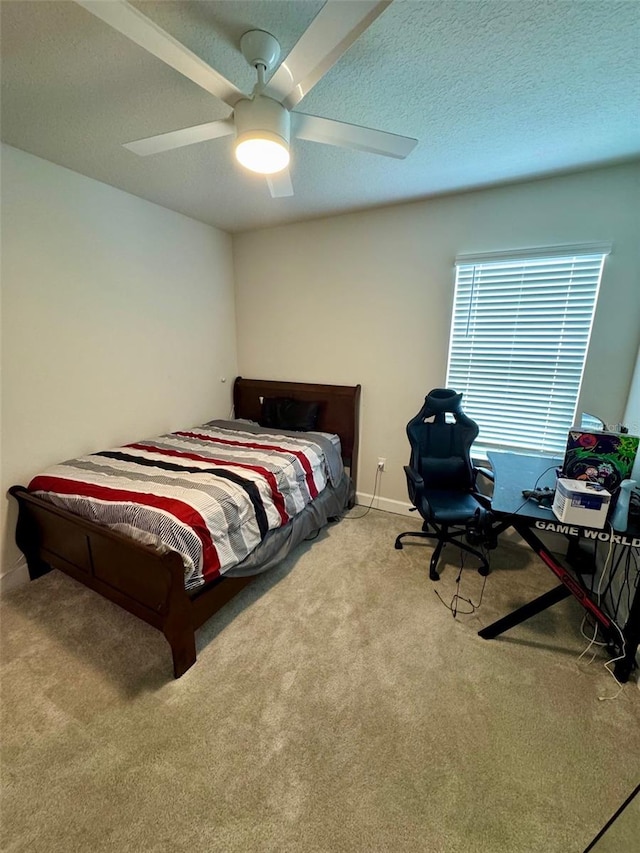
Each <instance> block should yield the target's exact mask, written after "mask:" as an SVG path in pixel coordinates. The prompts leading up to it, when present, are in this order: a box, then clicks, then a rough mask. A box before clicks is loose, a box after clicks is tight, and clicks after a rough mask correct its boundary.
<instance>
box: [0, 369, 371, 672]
mask: <svg viewBox="0 0 640 853" xmlns="http://www.w3.org/2000/svg"><path fill="white" fill-rule="evenodd" d="M268 403H270V404H274V405H278V404H280V403H286V405H288V406H296V405H297V406H299V407H306V408H305V409H304V410H305V412H307V411H308V410H309V408H310V407H312V408H313V413H314V422H313V429H311V430H309V431H307V432H304V433H302V432H299V431H298V430H295V431H291V430H284V429H282V428H280V424H279V423H277V424H276V426H275V427H274V426H273V424H272V423H271V422H270V421H269V419H268V418H267V420H266V422H267V423H268V426H267V427H265V426H263V425H261V426H258V422H261V424H264V423H265V412H266V411H267V410H266V406H267V404H268ZM233 405H234V413H233V418H232V419H229V420H226V421H223V420H219V421H211V422H208V423H207V424H206V425H203V426H202V427H201V428H198V427H193V425H189V426H188V427H187V428H186V429H185V430H180V431H177V432H176V433H172V434H171V435H170V436H162V437H159V439H157V440H155V443H154V442H153V441H152V442H149V440H146V441H145V442H136V443H134V444H131V445H127V446H126V448H118V449H116V450H110V451H105V452H104V453H102V454H92V455H91V457H82V458H81V459H80V460H70V461H69V462H67V463H64V464H65V465H66V466H71V467H67V468H66V469H63V467H62V466H55V470H54V469H52V471H53V473H54V474H58V475H59V474H60V472H61V471H62V472H63V477H64V476H67V475H68V476H79V472H80V469H81V468H82V467H83V466H84V467H92V468H94V467H96V466H95V462H96V460H97V461H98V462H100V464H104V465H108V466H113V465H115V466H122V471H118V474H119V476H120V475H121V476H122V477H127V476H131V474H130V472H129V470H128V469H127V467H126V466H127V465H128V464H129V463H130V461H131V460H130V459H129V457H130V456H133V455H134V454H138V456H142V457H144V459H146V460H147V461H146V462H145V463H144V464H145V465H147V466H148V467H147V468H145V469H142V466H141V464H140V462H141V460H140V458H138V459H137V460H134V461H136V463H137V467H138V469H139V470H143V471H144V473H143V474H142V475H141V476H143V477H145V478H146V476H147V473H146V472H147V470H148V471H149V476H151V473H152V472H151V468H154V469H155V465H156V460H158V459H162V460H163V461H164V463H165V464H166V465H167V466H168V468H170V469H171V472H173V470H174V468H175V465H174V464H173V463H174V462H178V463H180V464H182V463H184V457H185V456H188V467H189V468H190V469H191V470H190V472H187V471H185V470H181V471H180V474H179V475H174V474H173V473H171V474H170V476H179V478H180V481H181V483H182V485H184V484H185V481H184V478H185V477H186V476H188V474H191V475H192V478H193V479H194V480H197V481H199V482H200V481H202V480H203V479H205V477H206V475H205V473H203V469H204V468H206V469H207V471H209V470H211V471H212V472H213V467H210V466H212V465H213V463H211V460H210V459H209V458H208V457H207V456H206V455H205V454H206V452H208V451H207V450H206V448H208V446H209V445H211V444H215V454H214V455H215V457H216V459H217V463H216V464H218V463H219V464H220V466H221V468H220V470H221V471H222V470H223V469H224V471H227V472H228V471H231V472H238V471H239V472H240V474H241V475H242V477H241V478H240V479H241V481H242V483H244V484H245V490H247V487H246V481H247V478H248V477H249V474H248V473H247V472H246V471H245V470H244V468H243V466H245V467H247V466H246V464H245V462H242V461H238V462H234V463H232V462H229V464H228V465H227V462H226V460H227V459H231V457H228V456H225V457H224V459H223V460H222V461H220V459H218V457H219V456H221V455H222V454H223V453H225V454H226V453H227V452H228V451H231V450H234V445H237V449H238V452H241V451H244V450H245V449H246V447H249V448H250V452H251V453H260V454H262V453H263V452H265V453H266V452H267V450H266V449H265V448H272V447H273V448H275V451H277V453H279V454H280V456H281V457H282V458H283V459H284V460H285V462H286V463H287V465H288V467H289V469H291V468H293V467H295V468H296V470H297V472H298V476H297V478H296V477H293V480H296V482H294V483H293V485H292V488H293V489H294V493H292V494H290V495H288V496H285V497H282V496H281V495H280V483H281V475H280V474H279V473H278V474H277V475H274V474H272V473H271V471H272V466H271V462H270V461H269V463H267V462H266V461H264V460H263V457H262V456H260V458H259V462H260V466H261V467H260V470H261V472H262V473H265V476H266V475H268V477H271V480H269V482H271V481H272V480H273V478H274V477H275V476H277V483H278V489H275V487H274V489H273V490H274V491H275V492H276V493H277V494H278V497H279V503H278V505H277V507H276V509H275V510H274V509H273V508H272V509H267V510H266V511H264V510H262V507H261V505H260V507H259V508H260V511H261V513H262V520H261V522H260V523H258V522H256V515H257V514H258V513H257V511H256V507H257V506H258V504H259V503H260V502H259V501H258V500H257V498H256V494H257V492H259V491H260V489H262V491H265V488H266V487H265V486H264V484H263V483H262V482H261V480H260V478H258V479H257V480H256V482H255V483H254V482H251V483H250V484H249V485H250V486H251V489H249V490H248V493H249V497H250V499H251V501H253V503H247V506H249V511H247V510H246V509H245V510H243V511H242V513H240V515H242V517H243V519H244V518H245V516H247V515H249V516H251V523H250V522H249V521H248V520H246V519H245V520H244V521H243V522H242V523H243V526H242V528H241V529H238V530H236V531H235V533H234V535H233V537H232V538H234V540H235V541H236V543H237V542H240V543H241V545H240V546H237V545H236V546H234V548H231V549H226V550H225V548H226V545H227V544H228V542H227V540H223V539H222V538H221V537H222V525H221V529H220V530H216V529H214V527H215V523H214V522H213V521H211V520H209V521H208V526H209V529H208V530H205V529H204V527H203V526H202V525H200V526H196V527H197V530H196V533H195V534H194V535H193V536H191V539H192V540H193V541H195V540H196V539H199V540H200V541H201V542H202V543H204V544H203V547H204V549H205V551H206V548H207V542H208V543H209V544H210V545H211V544H213V546H214V547H213V550H211V548H210V549H209V550H210V551H211V553H210V554H209V556H207V555H206V554H205V555H204V556H203V557H202V559H200V560H199V558H198V557H193V556H192V557H191V558H189V557H188V556H186V555H187V554H188V553H191V552H190V551H189V547H192V545H191V546H187V547H186V548H185V547H183V548H178V547H171V546H167V544H166V542H164V543H160V542H158V541H156V539H153V538H152V537H151V536H150V535H146V534H143V533H141V534H140V535H139V536H138V537H137V538H134V536H136V534H135V531H134V530H133V529H132V528H133V525H131V526H130V527H131V529H130V528H129V527H127V525H125V524H121V523H115V524H113V525H112V524H110V525H109V526H107V524H105V523H104V519H103V518H102V517H100V516H97V515H95V513H93V514H91V513H90V514H89V517H87V516H86V515H79V514H78V511H79V510H78V506H77V505H74V504H73V502H72V501H71V502H70V501H69V500H67V499H66V497H65V496H64V495H63V496H62V497H60V495H59V494H58V492H56V489H57V490H58V491H60V492H64V491H65V490H64V488H61V487H60V485H59V482H61V480H59V478H58V479H56V478H55V477H54V478H52V474H51V472H44V473H43V474H42V475H39V476H38V477H36V478H34V480H32V482H31V484H30V487H31V488H25V487H24V486H12V487H11V489H10V490H9V492H10V494H11V495H12V496H13V497H14V498H15V499H16V500H17V502H18V505H19V513H18V523H17V528H16V542H17V544H18V547H19V548H20V549H21V551H22V552H23V553H24V555H25V557H26V560H27V564H28V567H29V575H30V577H31V579H32V580H33V579H35V578H38V577H40V576H42V575H43V574H45V573H47V572H49V571H51V569H53V568H56V569H59V570H60V571H63V572H65V573H66V574H68V575H70V576H71V577H73V578H75V579H76V580H77V581H79V582H80V583H83V584H84V585H86V586H88V587H90V588H91V589H93V590H95V591H96V592H98V593H100V594H101V595H103V596H104V597H105V598H107V599H109V600H110V601H112V602H114V603H116V604H118V605H120V606H121V607H123V608H124V609H126V610H128V611H129V612H130V613H132V614H134V615H135V616H137V617H139V618H140V619H143V620H144V621H145V622H147V623H148V624H150V625H152V626H153V627H155V628H157V629H158V630H160V631H162V633H163V634H164V636H165V637H166V639H167V641H168V643H169V645H170V647H171V653H172V657H173V672H174V677H175V678H179V677H180V676H181V675H183V674H184V673H185V672H186V671H187V670H188V669H189V668H190V667H191V666H192V665H193V664H194V663H195V661H196V647H195V631H196V629H197V628H199V627H200V626H201V625H203V624H204V623H205V622H206V621H207V620H208V619H209V618H210V617H211V616H212V615H213V614H214V613H215V612H216V611H217V610H219V609H220V608H221V607H223V606H224V605H225V604H226V603H227V602H228V601H229V600H230V599H231V598H233V596H235V595H236V594H237V593H238V592H239V591H240V590H241V589H243V588H244V587H245V586H246V585H247V584H248V583H250V582H251V580H252V579H253V578H255V577H256V575H257V574H259V573H261V572H263V571H266V570H268V569H269V568H271V567H272V566H274V565H276V564H277V563H279V562H280V561H281V560H282V559H283V558H284V557H285V556H286V555H287V554H288V553H290V551H291V550H293V549H294V548H295V547H297V545H298V544H299V543H300V542H302V541H303V540H304V539H306V538H308V537H310V535H312V534H313V533H314V532H316V531H318V530H320V529H321V528H322V527H323V526H324V525H326V524H327V523H328V521H329V520H330V519H332V518H334V517H336V516H338V515H340V513H341V511H342V510H343V509H344V508H345V507H346V506H352V505H353V502H354V496H355V488H356V483H357V458H358V418H359V405H360V386H359V385H356V386H344V385H320V384H311V383H299V382H278V381H270V380H261V379H243V378H242V377H238V378H237V379H236V380H235V382H234V387H233ZM271 415H273V411H271ZM276 420H277V419H276ZM336 436H337V438H338V439H339V441H338V440H337V439H336ZM179 442H187V444H186V445H184V446H182V445H180V444H177V443H179ZM330 445H331V446H333V448H339V460H338V465H339V466H340V471H338V470H337V469H336V464H335V461H333V462H332V464H329V461H330V460H331V453H332V452H333V451H332V450H331V447H330ZM178 446H179V447H180V450H179V451H176V450H175V448H176V447H178ZM185 447H186V450H185ZM202 447H205V450H204V451H201V450H200V449H199V448H202ZM269 452H270V451H269ZM325 453H326V461H325V463H324V469H325V474H324V475H321V473H320V468H323V465H319V466H318V467H317V469H313V470H311V468H310V463H309V460H310V459H311V460H312V461H313V459H314V458H315V456H320V455H323V456H324V454H325ZM177 456H180V457H182V458H180V459H177V460H176V457H177ZM238 458H239V459H240V458H244V457H238ZM265 458H266V457H265ZM205 459H207V460H208V461H207V462H205V461H204V460H205ZM251 461H255V460H253V459H252V460H251ZM263 469H264V470H263ZM65 470H66V472H67V474H64V471H65ZM273 470H275V469H273ZM194 471H195V473H194ZM69 472H70V473H69ZM110 473H111V474H113V471H111V470H110ZM214 473H217V474H219V473H220V472H219V471H218V470H217V469H216V471H215V472H214ZM245 474H246V476H245ZM94 475H95V476H97V475H96V472H94V471H93V470H92V472H91V476H92V477H93V476H94ZM233 476H234V477H235V474H234V475H233ZM47 477H49V479H47ZM230 477H231V474H228V476H227V479H229V478H230ZM268 477H267V479H268ZM236 479H238V478H237V477H236ZM325 481H326V482H325ZM52 482H54V484H55V483H58V485H54V486H52V485H51V483H52ZM92 482H93V483H96V484H97V483H99V482H100V481H99V480H95V481H92ZM217 482H218V483H221V482H222V480H221V479H220V478H219V476H218V479H217ZM274 482H275V481H274ZM99 488H100V487H99V486H98V485H95V490H98V489H99ZM154 488H155V486H154ZM168 488H169V486H168V485H167V484H166V483H165V489H168ZM252 490H253V491H252ZM266 490H267V491H269V489H268V488H266ZM143 491H145V492H146V491H147V488H146V486H145V488H144V489H143ZM148 491H151V487H149V489H148ZM186 491H189V484H187V488H186ZM307 491H308V494H307ZM50 492H56V493H55V494H54V495H53V496H52V494H51V493H50ZM303 492H304V495H303ZM101 494H102V493H101V492H99V491H96V495H97V503H100V501H101ZM167 494H169V493H168V492H166V491H165V492H163V495H165V496H166V495H167ZM283 494H284V492H283ZM74 498H75V496H74ZM149 500H150V499H149ZM149 500H148V501H147V503H148V502H149ZM55 501H57V503H56V502H55ZM163 507H164V504H163ZM143 509H144V507H143ZM190 509H191V508H190ZM72 510H73V511H72ZM82 511H83V512H84V509H83V510H82ZM110 511H112V510H110ZM162 511H163V512H164V509H163V510H162ZM270 513H271V515H270ZM277 513H279V515H280V520H279V522H278V521H273V515H274V514H277ZM166 514H167V515H170V514H171V513H166ZM224 515H225V518H226V517H227V515H230V513H229V512H227V509H226V504H225V512H224ZM94 516H95V517H94ZM98 518H99V520H96V519H98ZM234 518H235V517H234ZM109 519H111V516H109ZM115 521H116V522H119V521H121V520H120V519H115ZM137 523H138V522H136V524H137ZM245 524H246V526H244V525H245ZM182 526H183V528H184V529H186V526H187V525H182ZM251 526H252V527H253V528H256V529H258V534H257V544H256V532H255V529H254V530H253V531H249V527H251ZM123 531H124V532H123ZM247 531H249V532H247ZM132 534H133V535H132ZM207 536H209V537H210V538H209V539H207ZM168 541H171V542H172V541H173V540H168ZM176 541H177V540H176ZM221 555H223V556H221ZM216 560H217V562H216Z"/></svg>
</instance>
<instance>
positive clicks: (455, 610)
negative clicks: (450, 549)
mask: <svg viewBox="0 0 640 853" xmlns="http://www.w3.org/2000/svg"><path fill="white" fill-rule="evenodd" d="M482 553H483V554H484V556H485V559H486V560H487V562H488V555H487V554H486V552H485V551H484V549H482ZM463 570H464V553H463V552H460V571H459V572H458V577H457V578H456V591H455V593H454V594H453V597H452V599H451V604H447V602H446V601H445V600H444V598H443V597H442V596H441V595H440V593H439V592H438V590H437V589H435V588H434V590H433V591H434V592H435V594H436V595H437V596H438V598H439V599H440V601H441V602H442V603H443V604H444V606H445V607H446V608H447V610H450V611H451V612H452V613H453V618H454V619H455V618H456V616H457V615H458V613H460V614H461V615H462V616H470V615H471V614H472V613H475V612H476V610H479V608H480V605H481V604H482V599H483V597H484V588H485V586H486V585H487V575H485V576H484V580H483V582H482V589H481V590H480V600H479V601H478V603H477V604H474V603H473V601H472V600H471V599H470V598H465V597H464V596H463V595H460V582H461V580H462V572H463ZM459 601H463V602H464V603H465V604H468V605H469V606H470V607H471V610H460V608H459V607H458V602H459Z"/></svg>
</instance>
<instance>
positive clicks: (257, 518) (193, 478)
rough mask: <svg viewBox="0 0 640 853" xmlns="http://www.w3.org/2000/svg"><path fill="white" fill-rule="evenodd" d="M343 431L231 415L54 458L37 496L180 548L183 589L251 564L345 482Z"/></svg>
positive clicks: (37, 481)
mask: <svg viewBox="0 0 640 853" xmlns="http://www.w3.org/2000/svg"><path fill="white" fill-rule="evenodd" d="M344 477H345V474H344V471H343V468H342V459H341V457H340V445H339V439H337V437H336V436H332V435H330V436H327V435H323V434H321V433H292V432H286V431H276V430H266V429H264V428H262V427H258V426H257V425H252V424H247V423H245V422H242V423H240V422H234V421H209V422H208V423H206V424H202V425H200V426H196V427H190V428H188V429H185V430H178V431H176V432H172V433H168V434H165V435H162V436H158V437H156V438H151V439H145V440H143V441H139V442H135V443H132V444H127V445H123V446H121V447H116V448H111V449H109V450H104V451H101V452H99V453H93V454H89V455H86V456H81V457H78V458H76V459H71V460H68V461H66V462H63V463H61V464H59V465H55V466H53V467H51V468H49V469H47V470H46V471H43V472H42V473H41V474H39V475H38V476H36V477H34V478H33V480H32V481H31V483H30V484H29V490H30V491H32V492H34V493H35V494H37V495H38V496H39V497H42V498H43V499H45V500H47V501H49V502H51V503H52V504H55V505H56V506H59V507H62V508H63V509H66V510H69V511H70V512H73V513H75V514H77V515H79V516H82V517H83V518H87V519H89V520H91V521H94V522H97V523H99V524H104V525H106V526H107V527H109V528H111V529H113V530H117V531H119V532H121V533H124V534H125V535H127V536H130V537H132V538H134V539H137V540H138V541H141V542H145V543H147V544H151V545H153V546H154V547H156V548H158V549H159V550H165V549H166V550H173V551H177V552H179V553H180V555H181V556H182V560H183V563H184V566H185V587H186V589H187V590H194V589H198V588H199V587H201V586H203V585H205V584H207V583H209V582H211V581H213V580H215V579H216V578H218V577H220V576H221V575H223V574H225V573H226V572H228V571H229V570H231V569H233V568H234V567H236V566H238V565H239V564H242V565H245V564H247V565H249V564H251V561H250V560H249V559H248V558H249V557H250V555H251V554H252V553H253V552H254V551H255V550H256V549H258V548H259V546H260V545H261V544H262V543H264V542H265V540H267V541H268V540H269V539H270V538H274V531H277V530H279V529H280V528H289V527H291V526H292V522H293V521H294V519H296V517H298V516H302V515H305V516H306V517H310V516H312V515H313V513H310V512H309V511H308V510H307V512H306V513H305V509H306V508H307V507H309V505H310V504H312V503H313V502H314V501H316V500H317V499H318V498H319V496H321V495H323V494H324V493H325V492H326V491H332V490H336V489H338V488H340V489H342V490H343V489H344Z"/></svg>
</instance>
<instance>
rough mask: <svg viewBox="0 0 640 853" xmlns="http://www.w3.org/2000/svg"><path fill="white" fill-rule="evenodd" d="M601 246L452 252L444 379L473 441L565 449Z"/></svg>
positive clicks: (483, 444)
mask: <svg viewBox="0 0 640 853" xmlns="http://www.w3.org/2000/svg"><path fill="white" fill-rule="evenodd" d="M572 248H573V247H572ZM606 254H607V252H606V251H598V252H596V251H594V250H592V251H591V252H590V253H588V252H586V251H585V252H584V253H580V252H576V253H573V254H563V255H557V256H554V255H548V256H546V257H543V256H541V255H540V256H537V257H528V258H527V257H522V255H521V254H520V253H519V254H518V256H516V257H512V258H502V257H498V258H496V257H495V256H494V257H493V258H491V259H490V260H487V261H482V262H478V261H474V262H466V259H465V262H462V261H461V259H458V261H457V262H456V290H455V301H454V311H453V322H452V328H451V340H450V346H449V365H448V372H447V387H449V388H454V389H455V390H456V391H458V392H462V394H463V395H464V396H463V407H464V410H465V412H466V413H467V414H468V415H469V417H471V418H473V419H474V420H475V421H476V422H477V423H478V425H479V427H480V435H479V436H478V439H477V441H476V445H479V446H480V447H485V448H496V447H497V448H503V449H520V450H522V449H529V450H535V451H537V452H540V451H543V452H545V451H547V452H556V453H563V452H564V449H565V445H566V440H567V431H568V430H569V429H570V427H571V426H572V425H573V421H574V417H575V411H576V405H577V400H578V393H579V391H580V383H581V381H582V373H583V369H584V362H585V357H586V352H587V346H588V343H589V336H590V333H591V325H592V321H593V313H594V309H595V304H596V298H597V294H598V287H599V285H600V278H601V275H602V268H603V264H604V259H605V257H606Z"/></svg>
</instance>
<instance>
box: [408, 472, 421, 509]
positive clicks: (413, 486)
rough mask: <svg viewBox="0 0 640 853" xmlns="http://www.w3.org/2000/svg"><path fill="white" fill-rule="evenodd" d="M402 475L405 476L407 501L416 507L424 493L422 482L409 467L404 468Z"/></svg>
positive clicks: (416, 473)
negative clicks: (407, 492) (407, 491)
mask: <svg viewBox="0 0 640 853" xmlns="http://www.w3.org/2000/svg"><path fill="white" fill-rule="evenodd" d="M404 473H405V474H406V475H407V488H408V489H409V499H410V500H411V503H412V504H413V505H414V506H415V507H417V506H418V504H419V503H420V499H421V497H422V493H423V492H424V480H423V479H422V477H421V476H420V474H418V472H417V471H416V469H415V468H412V467H411V465H405V466H404Z"/></svg>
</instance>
